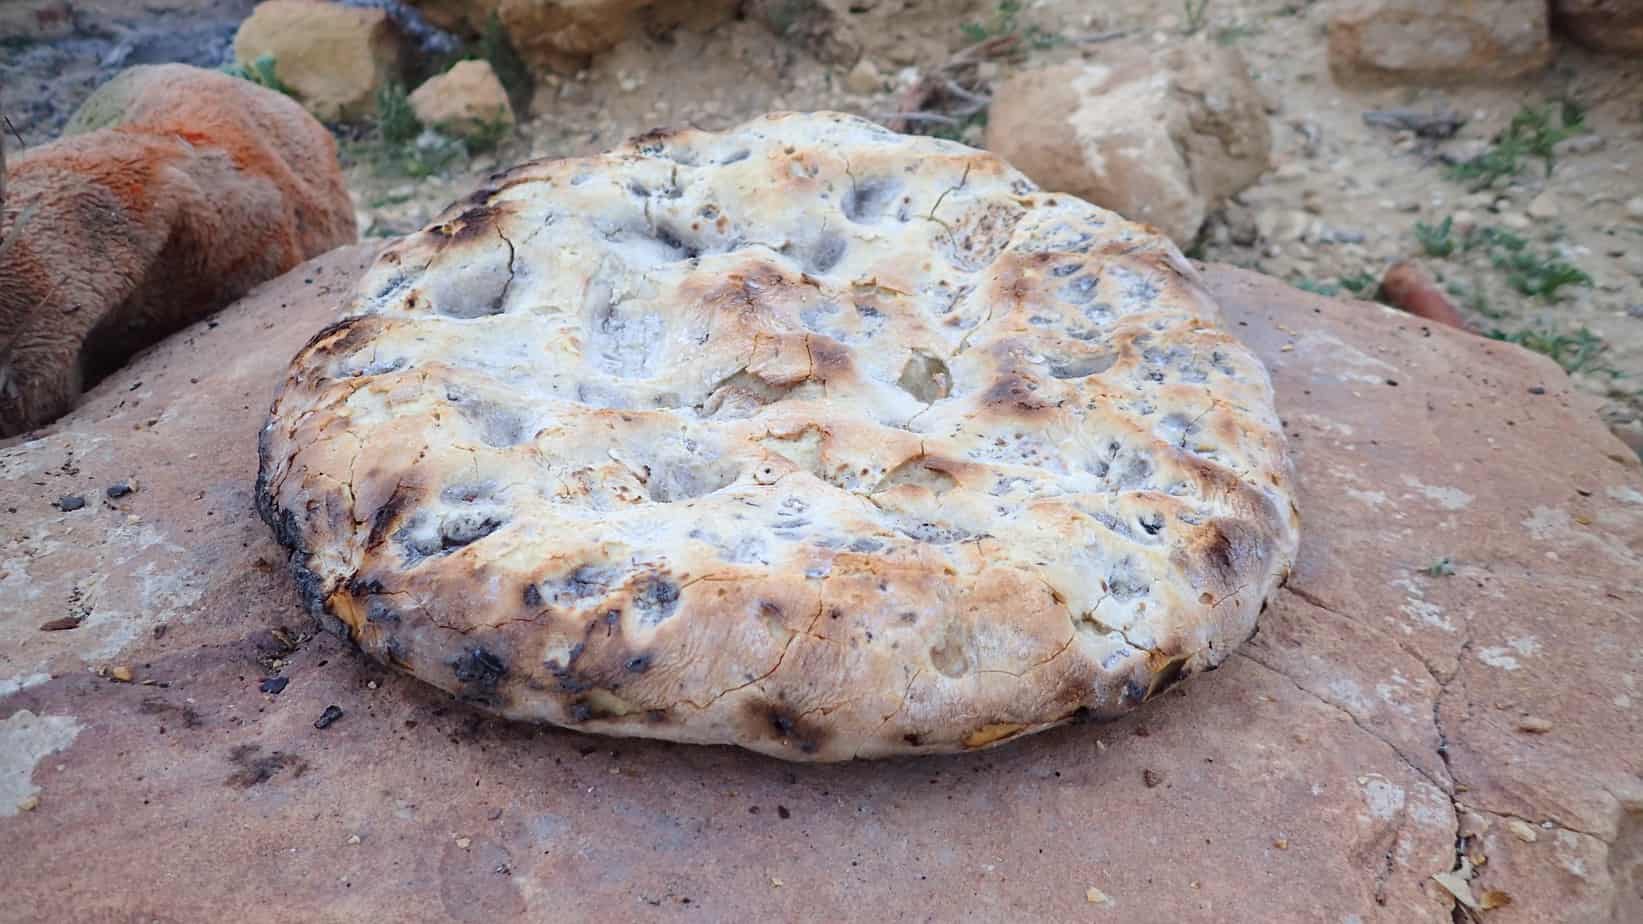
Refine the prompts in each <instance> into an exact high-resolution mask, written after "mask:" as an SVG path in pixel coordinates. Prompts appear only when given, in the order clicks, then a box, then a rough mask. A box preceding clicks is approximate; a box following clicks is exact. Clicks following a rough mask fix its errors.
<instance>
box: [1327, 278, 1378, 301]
mask: <svg viewBox="0 0 1643 924" xmlns="http://www.w3.org/2000/svg"><path fill="white" fill-rule="evenodd" d="M1337 281H1338V282H1339V283H1340V284H1341V288H1343V289H1345V290H1346V291H1348V292H1351V293H1352V294H1353V295H1356V296H1357V297H1359V298H1369V297H1370V296H1372V295H1374V294H1375V290H1376V289H1379V288H1380V287H1381V281H1380V280H1379V279H1378V278H1376V277H1375V275H1374V274H1373V273H1358V274H1356V275H1353V276H1341V277H1339V279H1338V280H1337Z"/></svg>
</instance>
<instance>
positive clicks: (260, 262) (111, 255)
mask: <svg viewBox="0 0 1643 924" xmlns="http://www.w3.org/2000/svg"><path fill="white" fill-rule="evenodd" d="M67 131H68V134H65V136H64V137H63V138H60V139H58V140H57V141H55V142H52V143H50V144H46V145H42V146H40V147H37V148H34V149H31V150H28V151H24V152H23V154H22V155H21V156H20V157H18V158H16V159H15V161H14V162H13V163H12V164H11V165H10V170H9V172H8V173H7V174H6V176H5V183H4V184H3V185H0V200H3V207H0V437H5V436H12V435H15V434H18V433H22V432H24V431H27V430H30V429H33V428H35V427H38V426H40V425H41V424H44V423H47V422H48V421H51V420H53V419H55V418H56V417H58V416H60V415H62V414H63V413H64V412H66V411H67V410H68V409H69V408H70V407H72V406H73V404H74V403H75V401H76V400H77V399H78V397H79V395H80V393H81V391H82V389H83V388H85V387H87V386H89V385H90V384H92V383H94V382H96V381H97V380H98V379H101V378H102V377H103V376H105V375H107V374H108V373H109V372H111V371H113V370H114V369H116V368H118V367H119V366H120V365H121V364H123V363H124V362H125V361H126V360H127V359H128V358H129V357H130V356H131V355H132V354H133V353H135V352H136V351H138V350H140V349H143V348H144V347H147V346H149V345H150V344H153V343H154V342H156V341H158V340H160V339H161V338H162V337H165V336H166V335H168V334H171V333H173V332H174V331H176V330H178V329H180V328H182V327H184V326H186V325H188V324H189V323H191V322H193V321H197V320H199V319H200V318H202V317H204V316H205V315H208V314H210V313H212V312H214V311H216V310H217V309H219V308H221V307H223V306H224V305H226V304H228V303H229V302H232V301H234V300H235V299H237V298H239V297H240V296H242V295H244V294H245V293H246V292H248V291H250V290H251V288H252V287H253V286H255V285H256V284H257V283H259V282H262V281H264V280H266V279H270V278H272V277H274V276H277V275H279V274H280V273H283V272H284V271H286V270H288V269H290V268H291V267H293V266H296V265H297V264H298V263H301V262H302V261H303V260H305V259H307V258H309V257H312V256H315V255H317V254H320V253H323V252H325V251H327V250H330V249H331V248H333V247H337V246H339V245H341V244H345V243H348V242H350V241H352V240H353V239H354V213H353V206H352V204H351V202H350V200H349V198H348V190H347V188H346V187H345V186H344V185H343V180H342V171H341V169H340V167H339V166H338V164H337V155H336V144H335V142H334V141H333V140H332V138H331V135H330V133H328V132H327V131H326V130H325V128H324V126H322V125H320V124H319V123H318V122H317V121H315V120H314V119H313V117H312V116H310V115H308V114H307V113H306V112H304V111H303V110H302V107H300V106H298V105H297V104H296V103H295V102H293V101H291V100H290V99H288V98H286V97H285V96H282V95H280V94H279V93H276V92H274V91H272V90H267V89H264V88H262V87H259V86H257V85H255V84H252V83H249V82H247V81H244V80H239V79H236V78H233V77H229V76H227V75H225V74H220V73H217V72H215V71H207V70H200V69H198V68H192V67H187V66H184V65H163V66H158V67H137V68H132V69H130V70H128V71H125V72H124V73H122V74H120V75H119V76H118V77H116V78H114V80H112V81H110V82H109V83H108V84H107V85H105V86H103V87H102V88H101V89H99V90H98V91H97V92H96V93H94V94H93V95H92V96H91V98H90V99H88V100H87V102H86V104H85V106H84V107H82V109H81V111H80V112H79V113H77V114H76V115H75V117H74V119H73V120H71V122H70V124H69V127H68V130H67Z"/></svg>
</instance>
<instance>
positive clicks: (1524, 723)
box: [1517, 715, 1552, 735]
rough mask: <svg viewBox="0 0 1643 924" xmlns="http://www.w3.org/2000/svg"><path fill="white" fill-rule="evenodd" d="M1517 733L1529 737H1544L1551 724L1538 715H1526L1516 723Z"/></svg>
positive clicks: (1550, 728)
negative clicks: (1527, 734)
mask: <svg viewBox="0 0 1643 924" xmlns="http://www.w3.org/2000/svg"><path fill="white" fill-rule="evenodd" d="M1517 727H1518V731H1521V732H1528V733H1529V734H1531V735H1544V734H1546V733H1547V732H1549V731H1551V730H1552V723H1551V721H1550V720H1548V719H1543V718H1541V717H1540V716H1538V715H1526V716H1524V717H1523V718H1521V719H1518V722H1517Z"/></svg>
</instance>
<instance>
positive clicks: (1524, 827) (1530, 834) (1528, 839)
mask: <svg viewBox="0 0 1643 924" xmlns="http://www.w3.org/2000/svg"><path fill="white" fill-rule="evenodd" d="M1506 830H1508V831H1510V832H1512V836H1513V837H1515V838H1517V839H1518V840H1520V841H1523V842H1524V843H1525V844H1533V843H1534V842H1535V841H1537V840H1539V839H1540V835H1539V834H1536V833H1535V826H1534V825H1532V824H1529V823H1528V822H1527V821H1524V820H1523V819H1521V818H1510V819H1507V821H1506Z"/></svg>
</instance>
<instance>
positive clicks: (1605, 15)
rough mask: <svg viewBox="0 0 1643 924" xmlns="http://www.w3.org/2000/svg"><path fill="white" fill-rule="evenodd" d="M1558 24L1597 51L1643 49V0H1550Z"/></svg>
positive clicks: (1554, 19) (1568, 34) (1622, 51)
mask: <svg viewBox="0 0 1643 924" xmlns="http://www.w3.org/2000/svg"><path fill="white" fill-rule="evenodd" d="M1552 17H1553V22H1554V23H1555V24H1556V25H1557V28H1558V29H1559V30H1560V31H1562V32H1563V33H1564V34H1565V35H1567V36H1569V37H1570V38H1572V39H1574V40H1575V41H1577V42H1579V43H1580V44H1582V45H1586V46H1588V47H1591V48H1595V49H1597V50H1599V51H1613V52H1621V53H1626V52H1640V51H1643V0H1552Z"/></svg>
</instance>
